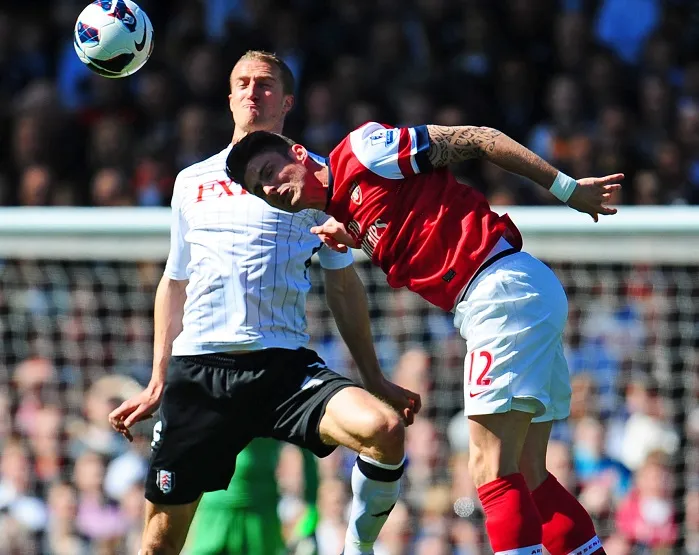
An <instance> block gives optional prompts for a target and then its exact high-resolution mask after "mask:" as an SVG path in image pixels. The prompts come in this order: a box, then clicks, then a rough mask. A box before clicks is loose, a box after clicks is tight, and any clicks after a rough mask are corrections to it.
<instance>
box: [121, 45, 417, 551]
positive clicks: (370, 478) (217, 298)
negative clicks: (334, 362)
mask: <svg viewBox="0 0 699 555" xmlns="http://www.w3.org/2000/svg"><path fill="white" fill-rule="evenodd" d="M230 86H231V93H230V95H229V105H230V109H231V113H232V115H233V120H234V123H235V130H234V134H233V140H232V143H235V142H237V141H238V140H240V139H241V138H242V137H243V136H245V135H246V134H247V133H249V132H252V131H255V130H262V129H265V130H269V131H274V132H281V130H282V126H283V122H284V117H285V115H286V113H287V112H288V111H289V110H290V109H291V107H292V105H293V96H292V93H293V90H294V83H293V76H292V74H291V71H290V70H289V68H288V67H287V66H286V64H284V62H283V61H281V60H280V59H279V58H277V57H276V56H274V55H272V54H269V53H265V52H259V51H252V52H248V53H247V54H245V55H244V56H243V57H242V58H241V59H240V60H239V61H238V63H236V65H235V66H234V68H233V71H232V72H231V76H230ZM229 149H230V147H228V148H227V149H225V150H223V151H222V152H220V153H219V154H217V155H215V156H213V157H211V158H209V159H208V160H205V161H203V162H201V163H198V164H194V165H193V166H190V167H189V168H187V169H185V170H183V171H182V172H181V173H180V174H179V175H178V177H177V180H176V184H175V187H174V191H173V198H172V209H173V210H172V226H171V249H170V254H169V256H168V261H167V264H166V268H165V271H164V275H163V278H162V279H161V282H160V284H159V286H158V291H157V293H156V299H155V310H154V313H155V326H154V327H155V333H154V361H153V374H152V377H151V382H150V383H149V385H148V386H147V387H146V389H145V390H144V391H143V392H141V393H140V394H139V395H137V396H135V397H134V398H132V399H129V400H127V401H125V402H124V403H123V404H122V405H121V406H120V407H118V408H117V409H115V410H114V411H113V412H112V413H111V414H110V422H111V424H112V426H113V427H114V429H115V430H117V431H119V432H120V433H122V434H124V435H125V436H126V437H127V438H130V437H131V434H130V432H129V427H130V426H132V425H133V424H134V423H136V422H138V421H140V420H143V419H144V418H147V417H148V416H149V415H151V414H152V413H153V412H154V411H155V410H156V409H157V408H158V407H159V408H160V414H159V417H160V420H159V422H158V423H157V424H156V425H155V428H154V432H153V442H152V444H151V446H152V449H153V450H152V455H151V459H150V463H149V469H148V473H147V476H146V485H145V491H146V510H145V512H146V524H145V527H144V532H143V537H142V543H141V554H142V555H150V554H154V553H179V552H180V550H181V549H182V547H183V545H184V542H185V539H186V536H187V530H188V529H189V525H190V523H191V521H192V517H193V516H194V512H195V511H196V507H197V504H198V502H199V498H200V497H201V495H202V494H203V493H205V492H208V491H216V490H221V489H226V488H227V487H228V484H229V482H230V480H231V477H232V476H233V473H234V471H235V461H236V456H237V454H238V453H239V452H240V451H241V450H242V449H244V448H245V446H246V445H247V444H248V443H249V442H250V441H251V440H252V439H254V438H257V437H272V438H275V439H278V440H281V441H287V442H290V443H294V444H296V445H298V446H300V447H304V448H306V449H308V450H310V451H312V452H313V453H315V454H316V455H317V456H319V457H324V456H327V455H329V454H330V453H331V452H332V451H334V450H335V448H336V447H337V446H338V445H343V446H345V447H348V448H350V449H352V450H354V451H356V452H357V453H358V455H359V456H358V458H357V462H356V463H355V466H354V469H353V472H352V487H353V492H354V497H353V501H352V509H351V513H350V517H349V526H348V530H347V536H346V539H345V546H344V552H345V555H369V554H371V553H373V544H374V542H375V540H376V537H377V536H378V533H379V531H380V529H381V527H382V525H383V523H384V522H385V520H386V518H387V517H388V515H389V513H390V512H391V509H392V508H393V506H394V505H395V503H396V501H397V499H398V493H399V490H400V486H399V483H400V482H399V480H400V477H401V476H402V473H403V462H404V445H403V443H404V425H405V424H409V423H410V422H411V421H412V418H413V415H414V413H416V412H417V411H419V409H420V398H419V396H418V395H416V394H414V393H412V392H410V391H407V390H405V389H403V388H400V387H398V386H396V385H394V384H392V383H391V382H389V381H388V380H386V379H385V378H384V377H383V375H382V373H381V369H380V367H379V364H378V360H377V358H376V353H375V350H374V346H373V341H372V336H371V326H370V322H369V315H368V308H367V300H366V293H365V291H364V288H363V285H362V284H361V281H360V280H359V277H358V276H357V274H356V272H355V271H354V269H353V267H352V265H351V262H352V259H351V255H345V254H337V253H333V252H332V251H330V250H327V248H325V247H321V242H320V240H319V239H318V238H317V237H316V236H314V235H313V234H311V233H310V228H311V227H314V226H317V225H322V224H323V223H324V222H325V221H326V219H327V217H326V216H324V215H323V214H322V213H321V212H320V211H316V210H306V211H303V212H299V213H298V214H286V213H284V212H281V211H279V210H276V209H273V208H270V207H269V206H267V205H266V204H265V203H264V202H263V201H262V200H260V199H258V198H256V197H255V196H254V195H250V194H247V193H246V192H245V191H243V189H242V188H241V187H240V186H239V185H238V184H236V183H234V182H232V181H231V180H229V179H228V177H227V175H226V172H225V165H226V158H227V155H228V151H229ZM316 251H317V252H318V256H319V259H320V264H321V266H322V267H323V269H324V276H325V285H326V298H327V302H328V306H329V307H330V309H331V311H332V313H333V316H334V318H335V322H336V324H337V327H338V330H339V331H340V334H341V335H342V337H343V339H344V341H345V343H346V344H347V346H348V348H349V351H350V352H351V353H352V356H353V357H354V359H355V362H356V363H357V367H358V370H359V373H360V374H361V376H362V380H363V382H364V385H365V387H366V389H363V388H361V387H359V386H358V385H357V384H356V383H355V382H353V381H351V380H350V379H348V378H346V377H344V376H341V375H339V374H337V373H336V372H333V371H332V370H330V369H329V368H328V367H327V366H326V365H325V363H324V362H323V360H322V359H321V358H320V357H319V356H318V355H317V354H316V353H315V352H313V351H311V350H309V349H307V348H306V347H305V346H306V345H307V343H308V335H307V334H306V331H305V328H306V320H305V304H306V294H307V293H308V291H309V289H310V282H309V279H308V273H307V270H308V265H309V264H310V258H311V256H312V255H313V254H314V253H315V252H316ZM367 390H369V391H371V393H374V394H375V395H377V397H380V398H381V399H383V401H382V400H379V398H377V397H375V396H373V395H372V394H370V393H369V392H368V391H367Z"/></svg>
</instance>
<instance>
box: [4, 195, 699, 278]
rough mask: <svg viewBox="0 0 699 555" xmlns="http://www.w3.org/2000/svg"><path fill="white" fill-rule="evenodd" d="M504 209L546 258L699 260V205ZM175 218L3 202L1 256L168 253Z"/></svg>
mask: <svg viewBox="0 0 699 555" xmlns="http://www.w3.org/2000/svg"><path fill="white" fill-rule="evenodd" d="M496 210H497V211H498V212H500V213H504V212H507V213H508V214H509V215H510V216H511V218H512V219H513V221H514V222H515V224H516V225H517V226H518V227H519V229H520V230H521V231H522V234H523V236H524V242H525V249H526V250H527V251H529V252H531V253H532V254H534V255H535V256H538V257H541V258H544V259H550V260H557V261H561V262H564V261H570V262H612V263H613V262H620V263H623V262H639V261H643V262H653V263H656V264H662V263H670V264H682V263H687V264H690V263H695V262H699V207H696V208H695V207H684V206H677V207H675V206H672V207H621V208H620V209H619V213H618V214H617V215H615V216H608V217H604V218H601V220H600V222H599V223H597V224H595V223H594V222H592V220H591V219H590V217H589V216H586V215H584V214H580V213H577V212H574V211H573V210H571V209H569V208H566V207H496ZM169 223H170V209H168V208H0V257H18V258H39V259H53V258H60V259H64V260H65V259H82V260H85V259H101V260H139V259H142V260H149V259H158V258H164V257H166V256H167V252H168V243H169V233H168V230H169ZM355 254H356V255H357V257H358V258H361V257H362V256H363V254H362V253H361V251H355Z"/></svg>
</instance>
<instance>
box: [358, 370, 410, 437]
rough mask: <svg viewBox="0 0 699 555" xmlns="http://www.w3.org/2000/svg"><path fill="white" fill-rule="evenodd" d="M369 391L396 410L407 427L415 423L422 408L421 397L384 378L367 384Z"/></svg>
mask: <svg viewBox="0 0 699 555" xmlns="http://www.w3.org/2000/svg"><path fill="white" fill-rule="evenodd" d="M367 390H368V391H369V392H370V393H372V394H374V395H376V396H377V397H378V398H379V399H382V400H384V401H386V402H387V403H388V404H389V405H391V406H392V407H393V408H394V409H396V411H397V412H398V414H400V415H401V416H402V417H403V422H405V425H406V426H410V425H411V424H412V423H413V422H414V420H415V415H416V414H417V413H418V412H420V409H421V408H422V401H421V399H420V395H418V394H417V393H413V392H412V391H410V390H408V389H405V388H403V387H401V386H399V385H396V384H394V383H393V382H390V381H388V380H387V379H386V378H383V377H382V378H381V379H380V380H379V381H377V382H376V383H372V384H367Z"/></svg>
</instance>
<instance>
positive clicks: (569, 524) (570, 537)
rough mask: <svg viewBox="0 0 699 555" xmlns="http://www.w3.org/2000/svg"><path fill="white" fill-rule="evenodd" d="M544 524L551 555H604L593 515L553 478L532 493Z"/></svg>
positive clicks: (545, 543) (545, 539) (545, 481)
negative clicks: (594, 554)
mask: <svg viewBox="0 0 699 555" xmlns="http://www.w3.org/2000/svg"><path fill="white" fill-rule="evenodd" d="M532 498H533V499H534V503H536V508H537V509H539V514H540V515H541V520H542V521H543V527H542V530H543V538H544V545H545V546H546V549H547V550H548V551H549V553H551V555H583V554H585V555H591V554H592V553H596V554H597V555H604V549H602V542H601V540H600V539H599V538H598V537H597V534H596V533H595V525H594V524H592V519H591V518H590V515H589V514H587V511H586V510H585V508H584V507H583V506H582V505H581V504H580V503H579V502H578V500H577V499H576V498H575V496H574V495H572V494H571V493H570V492H568V490H566V489H565V488H564V487H563V486H562V485H561V484H560V483H559V482H558V480H556V478H555V477H554V476H553V474H549V476H548V478H546V480H544V483H543V484H541V485H540V486H539V487H538V488H536V489H535V490H534V491H533V492H532Z"/></svg>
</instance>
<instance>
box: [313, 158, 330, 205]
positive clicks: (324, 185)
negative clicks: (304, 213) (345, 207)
mask: <svg viewBox="0 0 699 555" xmlns="http://www.w3.org/2000/svg"><path fill="white" fill-rule="evenodd" d="M313 176H314V177H315V179H316V180H317V181H315V183H314V185H315V187H313V189H312V191H313V195H312V196H311V198H310V199H309V201H310V202H309V208H314V209H316V210H324V209H325V207H326V206H327V204H328V183H329V182H330V179H329V177H330V174H329V173H328V168H327V167H326V166H321V165H320V164H318V169H317V170H316V171H314V172H313Z"/></svg>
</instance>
